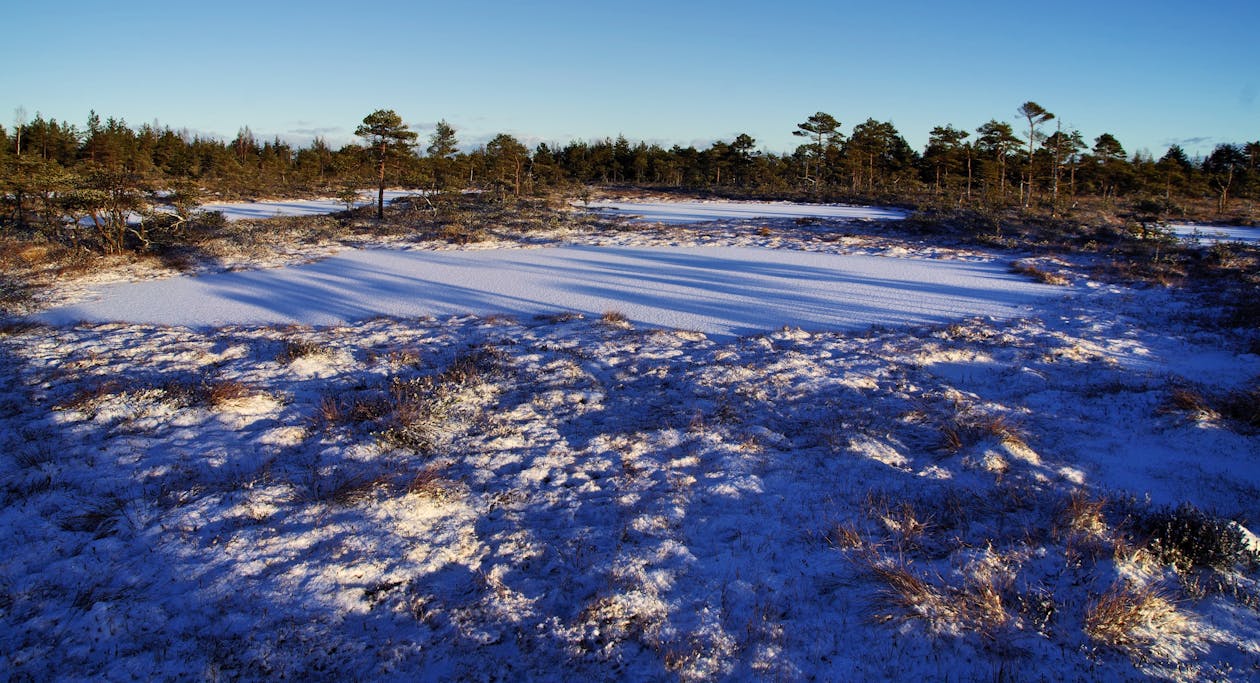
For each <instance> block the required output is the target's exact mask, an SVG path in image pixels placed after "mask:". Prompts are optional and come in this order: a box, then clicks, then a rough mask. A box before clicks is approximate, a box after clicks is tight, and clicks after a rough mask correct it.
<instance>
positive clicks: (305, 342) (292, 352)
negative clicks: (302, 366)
mask: <svg viewBox="0 0 1260 683" xmlns="http://www.w3.org/2000/svg"><path fill="white" fill-rule="evenodd" d="M332 353H333V352H332V349H330V348H328V347H327V346H324V345H322V344H320V343H318V342H315V341H311V340H309V339H300V338H292V339H286V340H284V349H283V350H281V351H280V359H279V360H280V362H281V363H292V362H293V361H295V360H298V359H300V358H321V357H328V356H331V355H332Z"/></svg>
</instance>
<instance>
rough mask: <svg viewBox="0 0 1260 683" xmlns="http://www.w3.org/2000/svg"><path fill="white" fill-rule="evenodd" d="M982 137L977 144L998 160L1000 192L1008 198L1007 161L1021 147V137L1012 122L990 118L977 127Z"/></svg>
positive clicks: (977, 140)
mask: <svg viewBox="0 0 1260 683" xmlns="http://www.w3.org/2000/svg"><path fill="white" fill-rule="evenodd" d="M976 132H977V133H979V134H980V137H979V138H977V139H976V144H977V145H978V146H979V147H980V149H981V151H982V152H984V153H985V154H987V155H988V156H989V158H991V159H993V160H994V161H996V162H997V167H998V169H997V170H998V172H997V181H998V194H999V195H1000V196H1001V197H1002V199H1003V200H1005V199H1006V162H1007V161H1008V160H1009V159H1010V156H1011V155H1012V154H1014V153H1015V151H1016V150H1017V149H1019V138H1017V137H1015V129H1014V128H1012V127H1011V124H1009V123H1005V122H1002V121H996V120H990V121H989V122H988V123H986V124H984V125H982V126H980V127H979V128H977V129H976Z"/></svg>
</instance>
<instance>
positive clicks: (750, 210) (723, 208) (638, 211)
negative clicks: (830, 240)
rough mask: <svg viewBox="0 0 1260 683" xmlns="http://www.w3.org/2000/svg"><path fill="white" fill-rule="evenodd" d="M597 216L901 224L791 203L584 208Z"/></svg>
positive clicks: (865, 211) (891, 212)
mask: <svg viewBox="0 0 1260 683" xmlns="http://www.w3.org/2000/svg"><path fill="white" fill-rule="evenodd" d="M583 206H584V207H585V208H587V209H588V210H592V211H596V212H600V213H617V214H625V215H626V216H627V217H628V218H631V219H632V220H635V221H639V222H644V223H695V222H697V221H714V220H751V219H757V218H843V219H859V220H869V221H882V220H901V219H903V218H905V217H906V216H907V213H906V212H905V211H902V210H900V209H887V208H879V207H870V206H850V205H846V204H798V203H793V202H735V201H708V202H648V201H634V202H618V201H594V202H589V203H586V204H583Z"/></svg>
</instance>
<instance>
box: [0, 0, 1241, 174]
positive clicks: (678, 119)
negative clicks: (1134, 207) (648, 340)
mask: <svg viewBox="0 0 1260 683" xmlns="http://www.w3.org/2000/svg"><path fill="white" fill-rule="evenodd" d="M5 23H6V24H7V25H8V28H6V30H5V38H4V40H3V41H0V65H3V67H2V68H0V74H2V75H0V124H3V125H5V126H6V128H9V127H11V126H12V123H13V120H14V111H15V110H16V109H17V108H18V107H21V108H23V109H24V110H25V111H26V113H27V117H28V118H30V117H33V116H34V115H35V113H36V112H39V113H41V114H43V115H44V116H45V117H53V118H57V119H60V120H70V121H72V122H74V123H76V124H78V125H80V126H82V125H83V122H84V121H86V119H87V115H88V111H89V110H90V109H95V110H96V111H97V112H98V113H99V114H101V115H102V116H103V117H104V116H111V115H112V116H116V117H121V118H124V119H125V120H126V121H127V122H128V123H129V124H132V125H139V124H140V123H144V122H150V123H151V122H153V121H154V120H156V121H157V122H158V123H159V124H160V125H164V126H165V125H170V126H172V127H174V128H177V129H179V128H187V129H189V130H191V131H193V132H197V133H203V134H214V135H218V136H223V137H228V138H230V137H232V136H234V135H235V134H236V132H237V130H238V129H239V128H241V127H242V126H249V127H250V129H251V130H252V131H253V132H254V133H255V134H256V135H257V136H259V137H266V138H271V137H272V136H276V135H279V136H281V137H283V138H286V139H289V140H292V141H294V142H297V143H305V142H307V141H309V140H310V138H311V136H312V135H314V134H321V135H324V136H325V137H326V138H327V139H328V140H329V141H330V143H332V144H334V145H339V144H341V143H344V142H347V141H349V140H350V139H351V138H352V131H353V130H354V127H355V125H356V124H357V123H358V122H359V121H361V120H362V118H363V117H364V116H365V115H366V114H368V113H369V112H371V111H373V110H375V109H379V108H386V109H394V110H395V111H397V112H398V113H399V114H400V115H402V117H403V118H404V119H405V120H406V121H407V122H408V123H409V124H411V125H412V126H413V128H415V129H417V130H418V131H419V132H420V133H421V134H422V135H424V136H427V135H428V134H429V133H430V132H431V130H432V124H433V123H434V122H436V121H437V120H438V119H443V118H444V119H446V120H447V121H449V122H450V123H451V124H453V125H454V126H455V127H456V129H457V130H458V131H459V137H460V139H461V141H462V142H463V143H465V145H467V144H469V143H474V144H475V143H477V142H484V141H485V140H488V139H489V138H490V137H492V136H493V135H495V134H497V133H500V132H507V133H511V134H513V135H516V136H517V137H519V138H521V139H522V140H524V141H526V142H529V143H536V142H539V141H544V142H558V143H564V142H568V141H569V140H572V139H594V138H602V137H605V136H616V135H618V134H624V135H625V136H626V137H628V138H630V139H632V140H640V139H642V140H649V141H654V142H660V143H662V144H664V145H666V146H668V145H672V144H675V143H677V144H683V145H687V144H696V145H698V146H707V145H708V144H710V143H711V142H712V141H713V140H716V139H723V140H730V139H732V138H733V137H734V136H735V135H737V134H739V133H748V134H750V135H752V136H753V137H754V138H756V139H757V141H758V144H759V146H760V147H762V148H763V149H766V150H769V151H774V152H783V151H790V150H791V149H793V148H795V146H796V145H797V144H798V143H799V142H800V140H799V139H798V138H793V137H792V136H791V132H792V130H793V128H794V127H795V125H796V124H797V123H799V122H801V121H804V120H805V118H806V117H808V116H809V115H810V114H812V113H814V112H816V111H825V112H827V113H830V114H832V115H834V116H835V117H836V118H838V119H839V120H840V121H841V122H842V124H843V127H842V132H848V131H850V130H852V127H853V125H854V124H857V123H860V122H861V121H863V120H865V119H866V118H868V117H871V118H875V119H879V120H888V121H892V122H893V123H894V124H895V125H896V126H897V128H898V129H899V130H900V131H901V132H902V134H903V135H904V136H905V137H906V139H907V140H908V141H909V142H910V144H911V145H913V146H914V147H915V148H916V149H920V150H921V149H922V146H923V145H924V144H925V143H926V142H927V136H928V132H929V131H930V130H931V128H932V127H933V126H935V125H942V124H947V123H948V124H953V125H955V126H956V127H959V128H963V129H966V130H974V129H975V128H976V127H977V126H979V125H980V124H982V123H984V122H986V121H988V120H990V119H998V120H1003V121H1009V122H1011V123H1017V116H1016V114H1015V110H1016V108H1017V107H1018V106H1019V105H1020V104H1021V103H1023V102H1024V101H1027V100H1034V101H1036V102H1038V103H1040V104H1041V105H1042V106H1044V107H1046V108H1047V109H1049V110H1050V111H1052V112H1054V113H1055V114H1057V115H1058V120H1060V121H1061V122H1062V123H1063V125H1064V127H1065V128H1075V129H1077V130H1080V131H1081V133H1082V134H1083V135H1084V136H1085V137H1086V139H1087V140H1091V141H1092V140H1093V138H1094V137H1096V136H1097V135H1099V134H1100V133H1103V132H1110V133H1112V134H1114V135H1115V136H1116V137H1118V138H1119V139H1120V141H1121V143H1123V144H1124V146H1125V149H1126V150H1128V151H1129V152H1130V153H1132V152H1135V151H1139V150H1148V151H1150V152H1151V153H1153V154H1154V155H1155V156H1156V157H1158V156H1160V155H1161V154H1162V153H1163V151H1164V150H1165V149H1166V148H1167V146H1168V145H1169V144H1171V143H1174V142H1175V143H1179V144H1181V145H1182V146H1183V147H1185V148H1186V150H1187V151H1189V152H1190V153H1192V154H1195V153H1206V152H1208V151H1210V150H1211V148H1212V147H1213V146H1214V145H1215V144H1217V143H1219V142H1244V141H1250V140H1257V139H1260V102H1258V101H1257V99H1258V97H1257V96H1258V94H1260V66H1258V65H1260V51H1258V50H1257V44H1256V41H1255V39H1254V35H1255V30H1256V27H1257V26H1260V2H1257V1H1256V0H1248V1H1245V2H1244V1H1231V2H1214V1H1211V0H1207V1H1206V2H1200V3H1190V2H1131V1H1128V0H1121V1H1116V2H1108V1H1107V0H1094V1H1093V2H1078V1H1077V0H1063V1H1061V2H1056V3H1045V4H1038V5H1026V4H1020V3H1013V2H972V3H963V2H958V3H941V2H900V1H897V0H888V1H885V2H861V3H857V2H825V1H816V0H798V1H796V2H791V3H779V2H775V3H769V2H742V1H740V0H726V1H724V2H713V1H709V0H701V1H696V2H688V1H687V0H675V1H673V2H658V1H657V0H648V1H640V2H634V3H625V2H618V3H610V2H599V1H598V0H589V1H587V2H568V1H564V2H546V1H545V0H536V1H535V2H498V1H485V0H482V1H478V0H467V1H464V2H451V1H449V0H447V1H445V2H441V3H437V2H390V1H383V2H374V3H368V4H367V5H358V6H355V5H353V4H351V3H345V2H325V1H323V0H311V1H308V2H301V3H296V2H293V3H290V2H267V1H265V0H256V1H255V2H237V1H235V0H228V1H225V2H214V3H187V4H185V3H179V2H170V1H169V0H167V1H165V2H134V1H132V2H129V1H126V0H122V1H119V2H114V3H105V2H80V1H77V0H71V1H63V2H57V3H35V2H23V3H18V4H16V5H15V6H13V7H10V8H8V9H6V11H5Z"/></svg>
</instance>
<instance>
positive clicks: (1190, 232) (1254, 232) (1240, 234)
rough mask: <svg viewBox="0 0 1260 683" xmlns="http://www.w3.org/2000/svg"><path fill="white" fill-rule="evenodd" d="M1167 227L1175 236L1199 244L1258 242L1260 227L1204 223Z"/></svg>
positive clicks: (1170, 225) (1177, 224)
mask: <svg viewBox="0 0 1260 683" xmlns="http://www.w3.org/2000/svg"><path fill="white" fill-rule="evenodd" d="M1168 228H1169V229H1170V230H1172V233H1173V234H1174V235H1176V236H1177V237H1180V238H1182V239H1190V240H1195V241H1196V242H1198V243H1199V244H1216V243H1218V242H1241V243H1243V244H1260V228H1249V227H1245V226H1232V225H1209V224H1206V223H1171V224H1169V226H1168Z"/></svg>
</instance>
